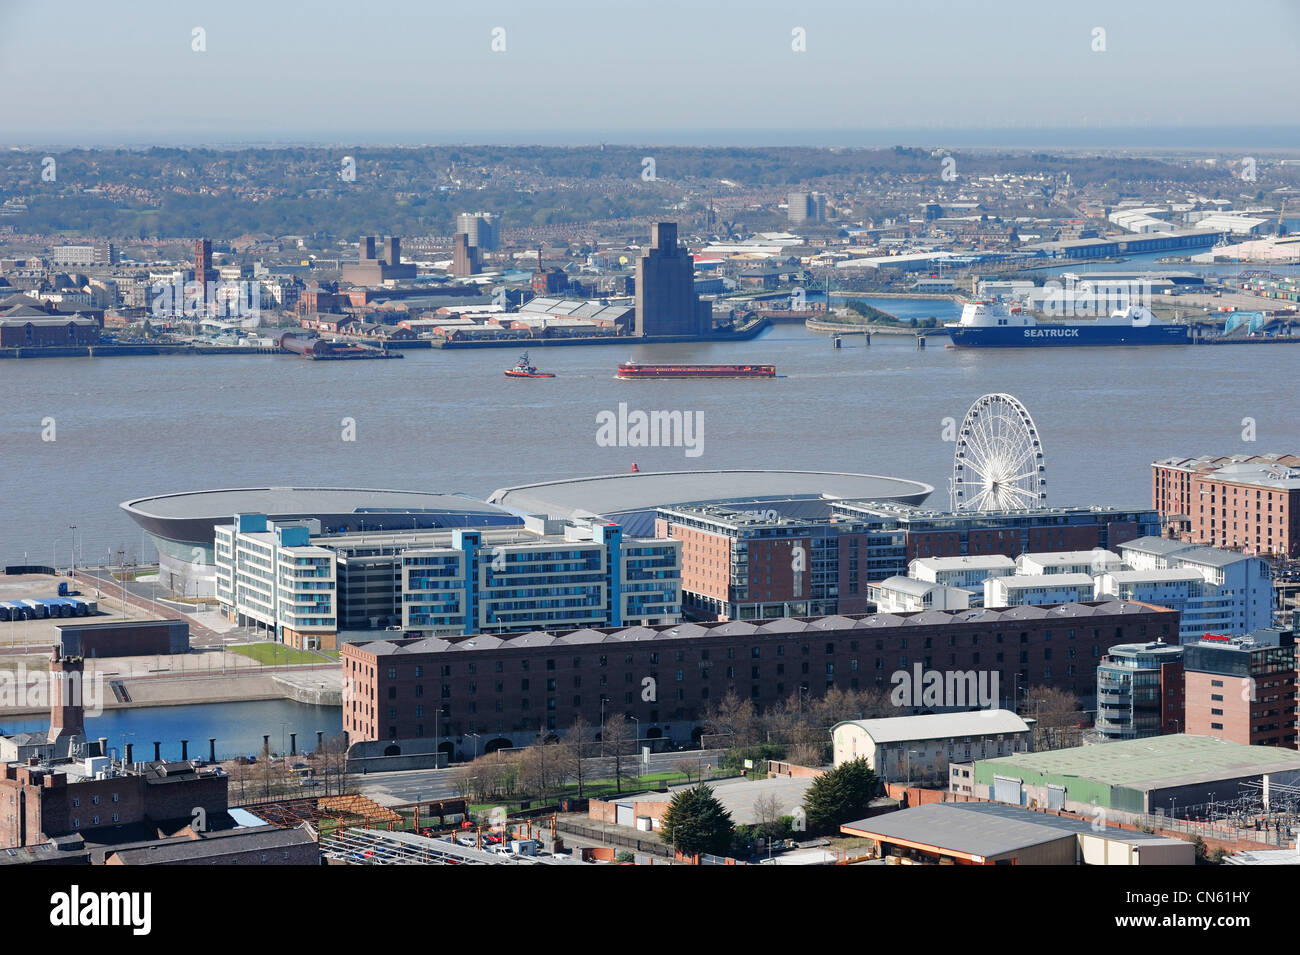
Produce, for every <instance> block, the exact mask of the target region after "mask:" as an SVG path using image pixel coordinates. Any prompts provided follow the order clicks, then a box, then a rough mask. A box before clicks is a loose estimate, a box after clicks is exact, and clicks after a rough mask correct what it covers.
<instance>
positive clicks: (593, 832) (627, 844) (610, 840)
mask: <svg viewBox="0 0 1300 955" xmlns="http://www.w3.org/2000/svg"><path fill="white" fill-rule="evenodd" d="M555 828H556V829H557V830H559V831H560V832H567V833H570V834H572V835H575V836H579V837H580V838H583V839H590V840H592V841H593V842H603V843H607V844H610V845H615V846H622V847H624V848H626V849H635V850H636V851H638V852H644V853H648V854H650V855H657V856H663V857H665V858H668V859H671V858H672V857H673V850H672V848H671V847H669V846H666V845H664V844H663V843H662V842H659V841H658V840H655V841H649V840H646V839H638V838H636V837H634V836H622V835H619V834H618V833H614V832H608V831H606V830H604V829H592V828H590V827H588V826H582V825H578V824H576V823H572V822H561V823H557V824H556V827H555Z"/></svg>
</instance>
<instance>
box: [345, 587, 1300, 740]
mask: <svg viewBox="0 0 1300 955" xmlns="http://www.w3.org/2000/svg"><path fill="white" fill-rule="evenodd" d="M1057 611H1066V613H1063V614H1060V615H1061V616H1066V617H1075V616H1084V617H1111V616H1118V615H1122V614H1129V615H1131V614H1134V613H1169V614H1173V613H1176V612H1177V611H1174V610H1168V609H1166V608H1164V607H1153V606H1151V605H1150V604H1144V603H1140V602H1138V601H1133V600H1107V601H1100V602H1090V603H1079V604H1063V605H1061V606H1059V607H1010V608H1007V609H1004V610H990V609H983V610H974V611H971V610H956V611H950V610H923V611H915V612H908V613H876V614H834V615H831V616H826V617H780V618H778V619H775V620H756V621H745V620H729V621H704V622H700V623H679V624H655V625H654V626H649V627H643V626H635V627H583V628H579V629H575V630H554V631H549V630H532V631H528V632H527V633H514V634H511V633H506V634H500V635H495V634H476V635H474V636H471V637H455V636H453V637H448V638H445V639H444V638H441V637H410V638H397V639H392V640H368V641H367V640H358V641H355V642H351V643H349V644H348V646H355V647H359V648H362V649H364V650H365V651H366V652H367V653H372V654H375V655H376V656H388V655H392V654H398V653H401V654H418V653H443V652H453V651H464V650H494V649H502V650H511V649H520V648H528V647H543V646H561V647H563V646H574V645H579V644H592V643H624V642H634V641H643V640H677V639H692V638H700V637H727V636H748V635H750V634H755V633H758V634H769V635H773V636H775V635H779V634H788V635H795V634H805V635H816V634H820V633H827V632H836V631H839V632H842V631H844V630H875V629H880V628H885V627H907V626H917V627H924V626H943V625H945V624H954V623H981V624H986V625H993V624H996V623H999V622H1002V621H1019V620H1026V619H1042V618H1046V617H1052V616H1056V615H1058V614H1057ZM1298 758H1300V757H1298Z"/></svg>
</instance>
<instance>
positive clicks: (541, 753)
mask: <svg viewBox="0 0 1300 955" xmlns="http://www.w3.org/2000/svg"><path fill="white" fill-rule="evenodd" d="M562 751H563V747H562V746H560V745H559V744H558V743H547V742H546V741H545V740H538V741H537V742H536V743H534V744H533V745H532V746H529V747H528V748H527V749H525V750H523V751H522V752H521V753H519V755H518V760H517V765H518V770H519V782H520V785H521V787H522V788H523V790H524V792H526V793H528V794H529V795H532V796H536V797H537V798H538V799H540V800H542V802H546V801H547V800H548V799H549V798H550V796H551V795H553V794H554V793H555V791H556V790H558V789H559V788H560V787H561V786H562V785H564V780H565V776H566V775H567V774H566V772H565V766H564V761H563V759H562V758H561V753H562Z"/></svg>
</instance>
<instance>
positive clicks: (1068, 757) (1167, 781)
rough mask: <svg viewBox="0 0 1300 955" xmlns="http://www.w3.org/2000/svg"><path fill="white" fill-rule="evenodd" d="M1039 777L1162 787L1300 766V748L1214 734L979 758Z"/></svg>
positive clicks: (1126, 741)
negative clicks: (1248, 743)
mask: <svg viewBox="0 0 1300 955" xmlns="http://www.w3.org/2000/svg"><path fill="white" fill-rule="evenodd" d="M980 763H981V764H992V765H994V766H996V767H998V769H999V770H1003V769H1017V770H1020V771H1022V772H1024V773H1029V774H1034V775H1038V776H1077V777H1080V778H1082V779H1089V780H1095V781H1097V782H1099V783H1103V784H1105V785H1107V786H1123V787H1126V788H1129V789H1137V790H1148V789H1162V788H1166V787H1170V786H1186V785H1193V784H1195V783H1201V782H1208V781H1211V780H1216V779H1228V778H1234V777H1238V776H1255V775H1260V774H1262V773H1271V772H1288V771H1300V752H1296V751H1295V750H1290V749H1281V748H1279V747H1276V746H1246V745H1244V744H1242V743H1232V742H1229V741H1227V740H1222V739H1215V738H1214V737H1212V736H1188V735H1186V734H1181V733H1180V734H1177V735H1171V736H1153V737H1148V738H1146V739H1134V740H1121V741H1118V742H1113V743H1106V744H1105V745H1104V746H1077V747H1075V748H1073V749H1058V750H1053V751H1051V752H1045V753H1017V754H1016V755H1014V756H1002V757H998V758H995V759H986V760H981V761H980Z"/></svg>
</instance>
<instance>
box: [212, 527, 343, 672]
mask: <svg viewBox="0 0 1300 955" xmlns="http://www.w3.org/2000/svg"><path fill="white" fill-rule="evenodd" d="M319 529H320V524H319V522H314V521H300V522H295V523H292V524H277V523H275V522H273V521H269V520H267V518H266V515H265V514H240V515H238V516H237V517H236V518H235V522H234V523H233V524H227V525H224V526H218V527H216V528H215V533H214V539H215V554H216V593H217V603H218V604H219V605H220V606H221V610H222V612H223V613H225V614H226V616H227V617H229V618H230V619H231V620H233V621H234V622H235V623H238V624H239V625H241V626H253V627H263V628H265V629H266V630H267V631H268V632H269V633H270V634H272V635H273V636H274V638H275V639H276V640H277V641H279V642H281V643H287V644H289V645H291V646H294V647H297V648H298V649H300V650H335V649H337V648H338V645H337V631H338V614H337V612H336V611H337V606H338V604H337V578H336V575H335V570H334V553H333V552H332V551H330V550H327V549H326V548H323V547H315V546H312V544H311V533H312V531H313V530H316V531H319Z"/></svg>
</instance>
